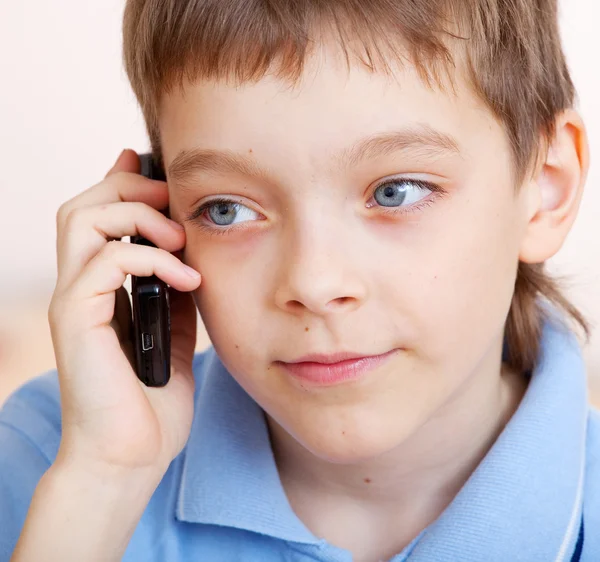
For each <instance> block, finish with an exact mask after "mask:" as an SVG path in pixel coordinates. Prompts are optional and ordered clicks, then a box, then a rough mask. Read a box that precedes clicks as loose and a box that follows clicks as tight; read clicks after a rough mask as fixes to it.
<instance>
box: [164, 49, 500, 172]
mask: <svg viewBox="0 0 600 562" xmlns="http://www.w3.org/2000/svg"><path fill="white" fill-rule="evenodd" d="M415 125H419V126H424V127H427V128H429V129H430V130H432V131H437V132H439V133H440V134H441V135H446V136H447V137H449V138H452V139H454V140H455V141H456V145H457V146H458V147H459V149H460V152H461V154H464V155H468V154H470V153H473V150H474V149H476V148H479V149H481V143H482V142H483V143H484V144H485V145H487V146H489V148H490V149H494V150H497V149H498V148H502V149H505V148H506V143H505V141H506V139H505V138H504V135H503V130H502V126H501V124H499V123H498V122H497V121H496V120H495V118H494V117H493V115H492V114H491V112H490V111H489V110H488V109H487V108H486V107H485V105H484V103H483V102H482V101H481V100H480V99H479V98H478V97H477V96H476V95H475V94H474V92H473V91H472V89H471V88H470V86H469V85H468V83H467V81H466V80H465V79H464V78H463V72H462V71H461V66H460V64H457V70H456V72H455V74H454V75H453V76H452V83H451V82H450V81H449V80H448V79H446V80H445V81H444V82H442V84H441V87H440V86H437V85H434V84H432V85H428V84H426V83H425V82H424V81H423V80H422V78H421V77H420V76H419V74H418V72H417V71H416V69H415V67H414V66H413V65H411V64H409V63H405V64H403V65H402V66H396V67H394V68H393V69H392V72H390V73H382V72H373V71H370V70H368V69H366V68H364V67H362V66H361V65H359V64H354V65H351V66H350V67H347V66H346V65H345V63H344V62H343V61H342V60H341V57H340V55H339V53H338V52H337V51H336V50H334V49H330V48H325V47H324V48H322V49H319V50H317V51H315V53H313V54H312V55H310V56H309V57H308V58H307V59H306V64H305V67H304V70H303V73H302V75H301V76H300V78H299V80H298V81H297V82H296V83H291V82H289V81H287V80H283V79H279V78H278V77H277V76H276V75H275V74H267V75H266V76H264V77H263V78H262V79H260V80H258V81H257V82H252V83H250V82H248V83H243V84H233V83H228V82H226V81H225V80H203V81H198V82H195V83H184V86H183V88H181V89H175V90H173V91H172V92H170V93H169V94H168V95H166V96H164V97H163V99H162V100H161V104H160V119H159V127H160V132H161V141H162V146H163V151H164V160H165V162H166V163H168V162H170V161H172V160H173V159H174V158H175V156H176V154H178V153H179V152H180V151H181V150H186V149H191V148H215V149H231V150H236V151H241V150H246V151H247V149H248V147H256V148H258V149H260V148H261V147H263V148H267V147H269V150H268V152H269V153H271V154H272V153H273V150H274V148H279V149H280V150H284V149H286V148H287V149H289V150H290V151H291V152H293V153H294V154H295V155H296V156H297V157H299V158H302V157H305V158H310V157H315V158H316V157H317V155H323V154H326V153H328V152H329V151H331V150H332V149H333V148H336V149H338V150H344V149H346V148H347V147H348V146H349V143H350V142H351V141H352V140H356V139H359V138H363V137H364V136H365V135H367V134H372V133H386V132H387V133H391V132H394V131H398V130H400V129H405V128H410V127H414V126H415ZM274 143H275V144H276V147H274V146H273V144H274ZM307 146H310V149H309V150H308V151H307V149H306V148H301V147H307ZM311 155H312V156H311ZM473 156H474V153H473Z"/></svg>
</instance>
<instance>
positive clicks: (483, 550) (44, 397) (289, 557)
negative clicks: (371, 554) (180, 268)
mask: <svg viewBox="0 0 600 562" xmlns="http://www.w3.org/2000/svg"><path fill="white" fill-rule="evenodd" d="M194 373H195V377H196V391H195V414H194V421H193V425H192V430H191V433H190V436H189V439H188V442H187V444H186V447H185V448H184V450H183V451H182V452H181V454H180V455H179V456H178V457H177V458H175V459H174V460H173V462H172V463H171V465H170V467H169V469H168V471H167V473H166V474H165V476H164V478H163V479H162V481H161V483H160V484H159V486H158V488H157V489H156V491H155V493H154V495H153V496H152V498H151V500H150V502H149V504H148V506H147V508H146V510H145V512H144V513H143V516H142V518H141V520H140V522H139V524H138V526H137V528H136V530H135V532H134V534H133V537H132V539H131V542H130V543H129V545H128V548H127V550H126V553H125V556H124V558H123V560H124V561H125V562H133V561H136V562H138V561H139V562H152V561H156V562H159V561H160V562H164V561H169V562H184V561H185V562H187V561H190V560H199V561H200V560H201V561H206V562H271V561H273V562H274V561H278V562H279V561H286V562H309V561H310V562H315V561H322V562H326V561H327V562H334V561H335V562H338V561H339V562H351V560H352V558H351V555H350V553H349V552H348V551H346V550H343V549H340V548H337V547H335V546H333V545H331V544H329V543H327V542H326V541H325V540H324V539H322V538H319V537H317V536H315V535H313V534H312V533H311V531H309V530H308V528H307V527H306V526H305V525H304V524H303V523H302V521H301V520H300V519H299V518H298V517H297V516H296V515H295V513H294V512H293V511H292V509H291V507H290V505H289V503H288V501H287V498H286V495H285V492H284V490H283V488H282V486H281V482H280V480H279V477H278V473H277V468H276V465H275V462H274V459H273V454H272V450H271V447H270V442H269V436H268V432H267V425H266V423H265V418H264V414H263V411H262V410H261V408H260V407H259V406H258V405H257V404H256V403H255V402H254V401H253V400H252V399H251V398H250V397H249V396H248V395H247V394H246V392H245V391H244V390H243V389H242V388H241V387H240V386H239V385H238V384H237V382H236V381H235V380H234V379H233V378H232V376H231V375H230V374H229V373H228V372H227V370H226V369H225V367H224V366H223V363H222V362H221V361H220V359H219V357H218V355H217V354H216V353H215V350H214V348H212V347H211V348H210V349H209V350H207V351H205V352H203V353H200V354H197V355H196V356H195V359H194ZM60 432H61V419H60V405H59V389H58V381H57V374H56V372H55V371H50V372H48V373H45V374H43V375H41V376H38V377H37V378H35V379H33V380H31V381H29V382H27V383H26V384H25V385H23V386H22V387H21V388H19V389H18V390H17V391H16V392H15V393H13V394H12V396H10V398H9V399H8V400H7V401H6V402H5V404H4V406H3V407H2V409H1V410H0V561H1V562H5V561H8V560H9V558H10V556H11V552H12V550H13V548H14V545H15V544H16V541H17V538H18V536H19V533H20V530H21V528H22V525H23V522H24V520H25V516H26V513H27V509H28V506H29V502H30V500H31V497H32V494H33V492H34V489H35V487H36V484H37V482H38V481H39V479H40V477H41V476H42V474H43V473H44V472H45V471H46V470H47V469H48V467H49V466H50V464H51V463H52V461H53V459H54V458H55V456H56V453H57V450H58V445H59V440H60ZM582 512H583V520H584V522H585V539H584V541H583V549H581V544H579V546H577V542H578V538H579V537H580V530H581V519H582ZM574 555H575V557H576V558H575V559H577V558H579V559H580V560H581V561H583V562H598V561H599V560H600V414H599V413H598V412H597V411H596V410H593V409H591V408H590V406H589V404H588V396H587V384H586V374H585V368H584V363H583V360H582V356H581V351H580V348H579V346H578V343H577V341H576V339H575V337H574V335H573V334H572V333H570V332H567V331H565V330H563V329H561V328H560V327H559V326H558V325H553V324H550V323H546V325H545V327H544V331H543V338H542V347H541V355H540V362H539V367H538V368H537V369H536V371H535V372H534V373H533V374H532V380H531V382H530V385H529V387H528V389H527V392H526V394H525V396H524V398H523V400H522V402H521V404H520V406H519V408H518V410H517V411H516V412H515V414H514V415H513V417H512V418H511V420H510V422H509V423H508V424H507V426H506V427H505V429H504V430H503V432H502V433H501V435H500V436H499V437H498V439H497V441H496V442H495V444H494V445H493V447H492V448H491V449H490V451H489V452H488V454H487V455H486V457H485V458H484V459H483V461H482V462H481V463H480V465H479V466H478V467H477V469H476V470H475V471H474V473H473V474H472V475H471V477H470V478H469V480H468V481H467V482H466V484H465V485H464V487H463V488H462V489H461V491H460V492H459V494H458V495H457V496H456V497H455V498H454V500H453V501H452V503H451V504H450V505H449V506H448V507H447V508H446V510H445V511H444V512H443V513H442V514H441V515H440V517H439V518H438V519H437V520H436V521H435V522H434V523H432V524H431V525H430V526H429V527H427V528H426V529H424V530H423V531H422V532H421V533H420V534H419V535H418V536H417V537H415V538H414V540H413V541H412V543H411V544H409V545H408V546H407V547H406V548H405V549H404V550H403V551H402V552H400V553H398V554H397V555H396V556H394V557H393V558H392V561H393V562H404V561H406V560H408V561H409V562H458V561H460V562H470V561H478V562H479V561H485V562H495V561H498V562H508V561H510V562H516V561H527V562H532V561H536V562H537V561H543V562H546V561H553V562H562V561H570V560H571V559H572V558H573V556H574Z"/></svg>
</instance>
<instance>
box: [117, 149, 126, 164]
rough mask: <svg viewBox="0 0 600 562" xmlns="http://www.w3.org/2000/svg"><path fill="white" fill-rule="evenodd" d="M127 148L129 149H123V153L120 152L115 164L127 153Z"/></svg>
mask: <svg viewBox="0 0 600 562" xmlns="http://www.w3.org/2000/svg"><path fill="white" fill-rule="evenodd" d="M126 150H127V149H126V148H124V149H123V150H122V151H121V154H119V156H118V157H117V159H116V160H115V164H116V163H117V162H118V161H119V160H121V157H122V156H123V154H125V151H126Z"/></svg>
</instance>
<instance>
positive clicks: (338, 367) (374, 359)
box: [275, 349, 399, 386]
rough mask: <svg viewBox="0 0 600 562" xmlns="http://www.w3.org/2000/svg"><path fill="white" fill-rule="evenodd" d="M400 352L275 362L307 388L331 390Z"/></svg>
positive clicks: (325, 356)
mask: <svg viewBox="0 0 600 562" xmlns="http://www.w3.org/2000/svg"><path fill="white" fill-rule="evenodd" d="M398 351H399V350H398V349H392V350H391V351H388V352H386V353H382V354H380V355H359V354H356V353H351V352H342V353H334V354H310V355H305V356H303V357H301V358H299V359H297V360H296V361H292V362H285V361H276V362H275V363H276V364H277V365H280V366H281V367H282V368H283V369H284V370H285V371H286V372H287V373H288V374H289V375H291V376H292V377H293V378H295V379H297V380H299V381H301V382H302V383H304V384H309V385H312V386H332V385H337V384H341V383H345V382H350V381H355V380H357V379H360V378H363V377H364V376H365V375H366V374H367V373H372V372H373V371H374V370H376V368H377V367H379V366H381V365H382V364H383V363H385V362H386V361H387V360H389V359H390V358H391V357H392V356H393V355H395V354H396V353H397V352H398Z"/></svg>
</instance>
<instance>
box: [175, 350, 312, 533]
mask: <svg viewBox="0 0 600 562" xmlns="http://www.w3.org/2000/svg"><path fill="white" fill-rule="evenodd" d="M203 355H204V361H203V362H202V363H201V365H200V369H199V372H197V373H196V375H195V378H196V382H197V385H199V388H197V389H196V400H195V410H194V420H193V422H192V429H191V432H190V436H189V439H188V442H187V445H186V448H185V450H184V452H183V454H184V459H183V467H182V474H181V481H180V487H179V497H178V500H177V505H176V517H177V518H178V519H179V520H181V521H187V522H192V523H204V524H212V525H224V526H229V527H236V528H239V529H244V530H248V531H254V532H257V533H262V534H265V535H270V536H272V537H276V538H280V539H283V540H291V541H296V542H300V543H310V544H317V543H320V542H321V541H320V540H319V539H317V538H316V537H315V536H314V535H313V534H312V533H311V532H310V531H309V530H308V528H307V527H306V526H305V525H304V524H303V523H302V521H301V520H300V519H299V518H298V517H297V516H296V514H295V513H294V511H293V510H292V508H291V506H290V504H289V501H288V499H287V496H286V495H285V491H284V489H283V486H282V485H281V480H280V479H279V473H278V472H277V466H276V464H275V459H274V457H273V452H272V449H271V443H270V439H269V433H268V427H267V423H266V419H265V416H264V412H263V410H262V408H260V406H259V405H258V404H257V403H256V402H255V401H254V400H253V399H252V398H251V397H250V396H249V395H248V394H247V393H246V391H245V390H244V389H243V388H242V387H241V386H240V385H239V384H238V383H237V381H236V380H235V379H234V378H233V377H232V376H231V374H230V373H229V372H228V371H227V369H226V368H225V366H224V365H223V363H222V362H221V360H220V359H219V356H218V355H217V354H216V352H215V350H214V348H213V347H211V348H209V349H208V350H207V351H206V352H205V353H204V354H203ZM197 370H198V369H197Z"/></svg>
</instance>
